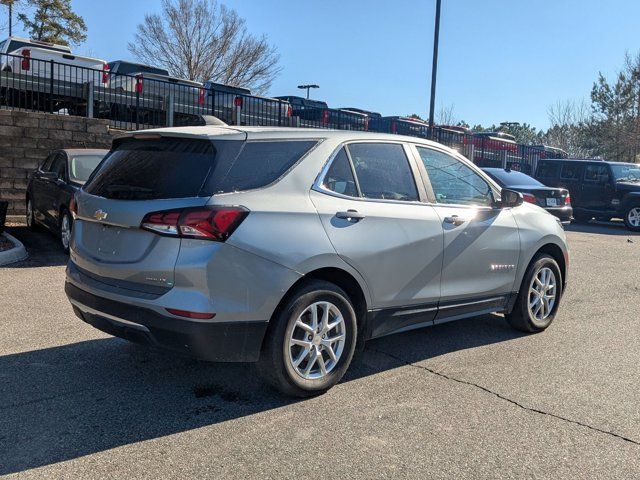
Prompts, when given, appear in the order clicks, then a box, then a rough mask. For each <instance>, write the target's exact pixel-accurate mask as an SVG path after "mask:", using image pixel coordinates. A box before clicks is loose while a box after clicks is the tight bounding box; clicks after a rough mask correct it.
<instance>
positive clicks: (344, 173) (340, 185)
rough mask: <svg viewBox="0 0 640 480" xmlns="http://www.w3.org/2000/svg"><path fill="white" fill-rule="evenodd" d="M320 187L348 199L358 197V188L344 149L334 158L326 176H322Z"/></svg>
mask: <svg viewBox="0 0 640 480" xmlns="http://www.w3.org/2000/svg"><path fill="white" fill-rule="evenodd" d="M322 186H323V187H324V188H326V189H327V190H331V191H332V192H336V193H339V194H341V195H347V196H350V197H358V196H359V195H358V188H357V187H356V181H355V178H354V176H353V171H352V170H351V164H350V162H349V158H348V157H347V153H346V152H345V150H344V148H341V149H340V152H338V154H337V155H336V156H335V158H334V159H333V162H332V163H331V166H330V167H329V170H327V174H326V175H325V176H324V181H323V182H322Z"/></svg>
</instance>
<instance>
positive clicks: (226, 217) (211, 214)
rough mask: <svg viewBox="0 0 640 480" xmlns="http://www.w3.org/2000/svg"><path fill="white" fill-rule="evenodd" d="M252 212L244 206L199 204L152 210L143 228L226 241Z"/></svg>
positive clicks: (145, 219)
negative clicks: (159, 210) (206, 205)
mask: <svg viewBox="0 0 640 480" xmlns="http://www.w3.org/2000/svg"><path fill="white" fill-rule="evenodd" d="M247 215H249V211H248V210H247V209H246V208H244V207H195V208H183V209H177V210H165V211H162V212H152V213H148V214H147V215H145V217H144V218H143V219H142V223H141V224H140V228H143V229H144V230H149V231H151V232H154V233H157V234H159V235H166V236H170V237H181V238H199V239H202V240H214V241H216V242H224V241H225V240H226V239H227V238H229V236H231V234H232V233H233V232H234V231H235V229H236V228H238V226H239V225H240V224H241V223H242V221H243V220H244V219H245V218H246V217H247Z"/></svg>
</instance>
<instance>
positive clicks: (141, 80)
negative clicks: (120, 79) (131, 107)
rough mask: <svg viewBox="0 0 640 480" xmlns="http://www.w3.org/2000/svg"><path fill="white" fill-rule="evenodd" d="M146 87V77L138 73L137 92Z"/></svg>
mask: <svg viewBox="0 0 640 480" xmlns="http://www.w3.org/2000/svg"><path fill="white" fill-rule="evenodd" d="M143 89H144V78H142V75H136V93H142V90H143Z"/></svg>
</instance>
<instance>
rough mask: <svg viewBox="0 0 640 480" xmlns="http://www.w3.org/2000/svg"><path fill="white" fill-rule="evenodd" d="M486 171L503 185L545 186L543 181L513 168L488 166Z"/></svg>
mask: <svg viewBox="0 0 640 480" xmlns="http://www.w3.org/2000/svg"><path fill="white" fill-rule="evenodd" d="M485 172H486V173H488V174H489V176H490V177H491V178H493V179H494V180H496V181H497V182H498V183H499V184H500V186H502V187H513V186H516V185H518V186H528V187H544V185H543V184H542V183H540V182H539V181H537V180H536V179H535V178H531V177H530V176H529V175H526V174H524V173H522V172H515V171H513V170H503V169H502V168H487V169H485Z"/></svg>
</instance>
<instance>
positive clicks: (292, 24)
mask: <svg viewBox="0 0 640 480" xmlns="http://www.w3.org/2000/svg"><path fill="white" fill-rule="evenodd" d="M224 3H226V4H227V5H228V6H231V7H233V8H235V9H236V10H237V11H238V13H239V14H240V15H241V16H243V17H244V18H245V19H246V20H247V24H248V26H249V28H250V30H251V31H252V32H253V33H255V34H266V35H267V36H268V37H269V39H270V41H271V42H272V43H273V44H275V45H276V47H277V48H278V51H279V53H280V55H281V65H282V67H283V69H282V73H281V74H280V76H279V77H278V78H277V80H276V81H275V82H274V84H273V87H272V88H271V91H270V92H269V93H270V94H271V95H285V94H296V92H297V89H296V86H297V85H298V84H300V83H306V82H313V83H318V84H319V85H320V86H321V89H320V90H318V91H316V92H314V96H315V97H316V98H319V99H323V100H326V101H327V102H328V103H329V105H331V106H336V107H340V106H360V107H362V108H366V109H372V110H376V111H380V112H381V113H383V114H385V115H391V114H409V113H418V114H420V115H422V116H424V117H426V116H427V112H428V108H429V107H428V105H429V79H430V75H431V51H432V48H433V20H434V10H435V0H395V1H389V0H387V1H383V0H368V1H365V0H322V1H321V0H315V1H310V0H226V1H225V2H224ZM442 3H443V6H442V20H441V32H440V63H439V67H438V92H437V104H436V105H437V107H439V106H450V105H453V106H454V112H455V116H456V117H457V118H458V119H464V120H466V121H467V122H468V123H471V124H475V123H482V124H491V123H499V122H501V121H520V122H528V123H531V124H533V125H534V126H537V127H546V126H547V124H548V119H547V109H548V107H549V105H551V104H552V103H554V102H555V101H557V100H559V99H581V98H587V97H588V95H589V91H590V89H591V85H592V84H593V81H594V80H595V79H596V77H597V74H598V71H602V72H603V73H605V74H612V73H614V72H615V71H616V69H617V68H618V67H620V66H621V64H622V62H623V57H624V54H625V52H627V51H628V52H632V53H635V52H638V51H640V32H639V30H640V28H639V27H640V1H638V0H626V1H624V0H609V1H604V0H483V1H480V0H443V1H442ZM72 4H73V6H74V8H75V9H76V10H77V12H78V13H80V14H81V15H82V16H83V17H84V18H85V20H86V22H87V26H88V29H89V31H88V39H87V42H86V43H85V44H83V45H82V46H80V47H79V48H78V49H77V51H78V52H79V53H91V54H92V55H94V56H97V57H99V58H104V59H106V60H114V59H119V58H125V59H127V58H130V57H131V55H130V54H129V52H128V51H127V42H128V41H130V40H131V39H132V37H133V33H134V31H135V27H136V25H137V24H138V23H139V22H141V21H142V19H143V17H144V14H145V13H150V12H154V11H158V10H159V9H160V1H159V0H109V1H107V2H97V1H95V0H72Z"/></svg>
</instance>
